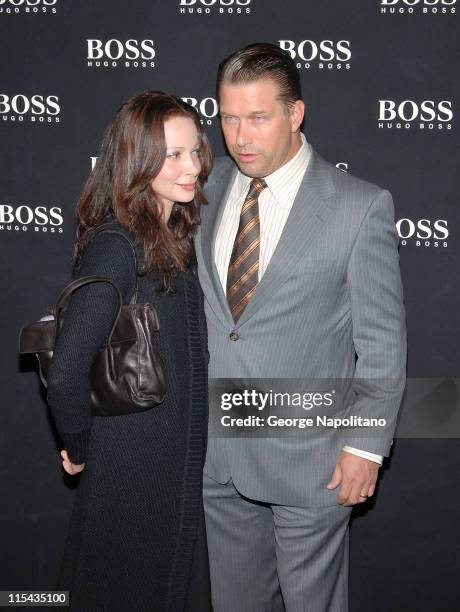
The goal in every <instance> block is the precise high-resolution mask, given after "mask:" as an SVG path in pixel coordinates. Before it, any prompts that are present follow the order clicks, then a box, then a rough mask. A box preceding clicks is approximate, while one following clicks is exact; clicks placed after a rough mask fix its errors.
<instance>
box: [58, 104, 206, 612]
mask: <svg viewBox="0 0 460 612" xmlns="http://www.w3.org/2000/svg"><path fill="white" fill-rule="evenodd" d="M209 167H210V152H209V147H208V144H207V139H206V136H205V135H204V133H203V130H202V127H201V124H200V120H199V118H198V115H197V113H196V111H195V110H194V109H192V108H191V107H190V106H188V105H187V104H185V103H184V102H182V101H181V100H180V99H178V98H176V97H173V96H169V95H166V94H163V93H161V92H145V93H142V94H139V95H137V96H135V97H134V98H132V99H130V100H129V101H128V102H126V103H125V104H124V105H123V106H122V107H121V109H120V110H119V111H118V113H117V115H116V117H115V119H114V121H113V123H112V125H111V126H110V127H109V128H108V130H107V132H106V135H105V137H104V140H103V143H102V147H101V152H100V157H99V159H98V161H97V163H96V166H95V169H94V170H93V172H92V174H91V176H90V177H89V179H88V181H87V183H86V186H85V188H84V190H83V193H82V195H81V198H80V200H79V203H78V205H77V240H76V250H75V272H76V276H83V275H90V274H91V275H97V276H103V277H105V278H108V279H110V280H112V281H114V282H115V283H116V284H117V286H118V287H119V289H120V291H121V293H122V296H123V301H124V303H125V304H126V303H129V302H130V300H131V298H132V296H133V293H134V291H135V287H136V281H137V283H138V299H137V302H138V303H144V302H150V303H151V304H153V305H154V307H155V308H156V310H157V314H158V318H159V324H160V330H159V332H158V333H156V335H155V339H154V341H155V346H156V348H157V350H158V352H159V354H160V357H161V359H162V361H163V365H164V369H165V373H166V378H167V394H166V398H165V400H164V401H163V402H162V404H160V405H159V406H156V407H154V408H151V409H149V410H147V411H145V412H140V413H133V414H128V415H123V416H113V417H110V416H108V417H97V416H93V415H92V414H91V409H90V369H91V364H92V362H93V360H94V357H95V355H96V353H97V351H98V349H99V348H100V346H101V345H102V344H103V342H104V341H105V340H106V339H107V336H108V334H109V331H110V328H111V326H112V324H113V321H114V318H115V315H116V307H117V297H116V294H115V292H114V290H113V288H112V287H111V286H110V285H109V284H108V283H96V284H91V285H89V286H85V287H82V288H80V289H79V290H78V291H77V292H75V293H74V294H73V296H72V298H71V300H70V302H69V305H68V308H67V311H66V314H65V320H64V324H63V327H62V330H61V332H60V334H59V338H58V342H57V346H56V347H55V352H54V356H53V360H52V363H51V367H50V371H49V374H48V401H49V404H50V407H51V411H52V413H53V415H54V418H55V421H56V426H57V429H58V431H59V433H60V436H61V438H62V441H63V446H64V450H63V451H62V453H61V455H62V458H63V467H64V469H65V470H66V471H67V472H68V473H69V474H76V473H78V472H82V473H81V478H80V482H79V486H78V491H77V496H76V500H75V506H74V510H73V513H72V517H71V520H70V527H69V533H68V538H67V543H66V547H65V552H64V559H63V562H62V568H61V573H60V578H59V585H58V588H59V589H62V590H64V589H65V590H69V591H70V603H71V609H74V610H81V611H84V612H90V611H92V610H98V611H99V610H107V611H110V612H112V611H116V610H120V611H121V610H123V611H124V612H126V611H130V610H132V611H133V612H134V611H136V612H140V611H142V610H149V611H159V612H160V611H166V610H168V611H173V612H176V611H177V612H179V611H182V610H190V611H193V612H198V611H199V612H205V611H206V610H209V609H210V594H209V577H208V576H209V574H208V572H209V568H208V560H207V549H206V539H205V528H204V519H203V509H202V468H203V464H204V458H205V452H206V433H207V410H208V408H207V360H208V353H207V346H206V322H205V319H204V312H203V299H202V292H201V289H200V286H199V283H198V278H197V275H196V270H195V268H194V263H193V262H194V253H193V235H194V233H195V230H196V227H197V225H198V224H199V222H200V206H201V205H202V204H203V203H205V198H204V196H203V183H204V181H205V180H206V177H207V174H208V172H209ZM101 226H103V227H102V229H101ZM96 229H98V231H97V232H95V230H96ZM132 244H135V245H136V251H137V253H138V254H139V256H138V258H137V259H138V261H137V264H136V258H135V256H134V253H133V249H132V246H131V245H132Z"/></svg>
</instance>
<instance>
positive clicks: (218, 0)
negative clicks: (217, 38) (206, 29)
mask: <svg viewBox="0 0 460 612" xmlns="http://www.w3.org/2000/svg"><path fill="white" fill-rule="evenodd" d="M250 4H251V0H180V2H179V11H180V13H182V14H185V13H190V14H192V13H197V14H203V13H204V14H209V13H211V11H215V12H218V13H220V14H221V15H223V14H227V15H231V14H232V13H235V14H237V15H242V14H246V15H247V14H249V13H250V12H251V8H250Z"/></svg>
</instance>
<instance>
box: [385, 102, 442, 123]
mask: <svg viewBox="0 0 460 612" xmlns="http://www.w3.org/2000/svg"><path fill="white" fill-rule="evenodd" d="M453 117H454V113H453V111H452V102H451V101H450V100H441V101H439V102H436V101H434V100H424V101H422V102H415V101H414V100H403V101H402V102H396V101H395V100H379V116H378V120H379V128H381V129H382V128H387V129H392V128H396V129H410V128H411V127H412V126H413V125H416V126H417V127H418V128H419V129H421V130H424V129H426V130H434V129H437V130H442V129H447V130H450V129H452V124H451V121H452V119H453Z"/></svg>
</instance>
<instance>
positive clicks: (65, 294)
mask: <svg viewBox="0 0 460 612" xmlns="http://www.w3.org/2000/svg"><path fill="white" fill-rule="evenodd" d="M92 283H109V285H112V287H113V288H114V289H115V291H116V293H117V296H118V307H117V316H116V317H115V320H114V322H113V325H112V329H111V330H110V334H109V337H108V339H107V345H108V346H109V347H110V342H111V340H112V334H113V331H114V329H115V327H116V324H117V322H118V317H119V316H120V313H121V308H122V306H123V296H122V295H121V291H120V289H119V288H118V287H117V285H116V284H115V283H114V282H112V281H111V280H109V279H108V278H104V277H103V276H81V277H80V278H76V279H75V280H74V281H72V282H70V283H69V284H68V285H67V286H66V287H64V289H63V290H62V291H61V293H60V294H59V297H58V299H57V302H56V308H55V312H56V327H55V330H56V331H55V335H54V345H56V341H57V337H58V333H59V329H60V327H61V326H60V322H59V319H60V316H61V313H62V311H63V310H64V305H65V303H66V302H67V300H68V299H69V297H70V296H71V295H72V293H73V292H74V291H76V290H77V289H79V288H80V287H84V286H85V285H91V284H92Z"/></svg>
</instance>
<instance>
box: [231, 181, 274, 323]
mask: <svg viewBox="0 0 460 612" xmlns="http://www.w3.org/2000/svg"><path fill="white" fill-rule="evenodd" d="M266 186H267V184H266V182H265V181H264V180H263V179H258V178H254V179H252V181H251V185H250V187H249V191H248V195H247V196H246V199H245V201H244V204H243V208H242V209H241V216H240V224H239V226H238V232H237V234H236V238H235V242H234V244H233V250H232V255H231V257H230V264H229V267H228V274H227V300H228V304H229V306H230V310H231V313H232V316H233V320H234V321H235V323H236V322H237V321H238V319H239V318H240V316H241V314H242V313H243V310H244V309H245V308H246V305H247V304H248V302H249V300H250V299H251V297H252V296H253V295H254V293H255V290H256V287H257V283H258V280H259V274H258V273H259V251H260V222H259V194H260V193H261V192H262V191H263V190H264V189H265V187H266Z"/></svg>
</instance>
